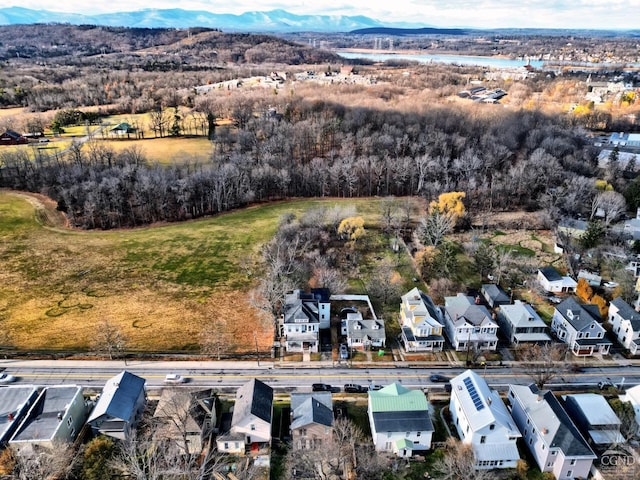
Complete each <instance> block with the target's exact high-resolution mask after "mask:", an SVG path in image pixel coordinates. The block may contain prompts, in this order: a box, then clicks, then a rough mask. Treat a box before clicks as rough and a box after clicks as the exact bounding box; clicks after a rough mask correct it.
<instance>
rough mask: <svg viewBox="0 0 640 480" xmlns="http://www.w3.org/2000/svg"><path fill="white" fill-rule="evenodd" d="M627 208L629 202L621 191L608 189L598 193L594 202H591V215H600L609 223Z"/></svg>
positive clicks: (593, 216)
mask: <svg viewBox="0 0 640 480" xmlns="http://www.w3.org/2000/svg"><path fill="white" fill-rule="evenodd" d="M626 208H627V202H626V200H625V199H624V196H623V195H622V194H621V193H618V192H615V191H613V190H606V191H604V192H600V193H598V194H597V195H596V196H595V198H594V199H593V202H591V217H590V219H591V220H593V219H594V218H595V217H597V216H600V217H602V218H603V221H604V224H605V225H609V224H610V223H611V222H612V221H614V220H615V219H616V218H618V216H620V214H621V213H624V211H625V210H626Z"/></svg>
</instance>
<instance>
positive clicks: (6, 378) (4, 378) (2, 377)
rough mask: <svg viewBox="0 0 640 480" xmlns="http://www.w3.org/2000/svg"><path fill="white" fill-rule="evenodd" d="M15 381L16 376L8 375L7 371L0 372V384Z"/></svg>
mask: <svg viewBox="0 0 640 480" xmlns="http://www.w3.org/2000/svg"><path fill="white" fill-rule="evenodd" d="M15 381H16V377H14V376H13V375H9V374H8V373H1V374H0V385H5V384H7V383H12V382H15Z"/></svg>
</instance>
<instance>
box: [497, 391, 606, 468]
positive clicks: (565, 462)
mask: <svg viewBox="0 0 640 480" xmlns="http://www.w3.org/2000/svg"><path fill="white" fill-rule="evenodd" d="M507 400H508V401H509V404H510V407H511V415H512V416H513V419H514V421H515V422H516V425H517V426H518V428H519V429H520V431H521V432H522V439H523V440H524V443H525V445H526V447H527V448H528V449H529V451H530V452H531V454H532V455H533V457H534V459H535V461H536V463H537V464H538V467H539V468H540V470H541V471H542V472H551V473H552V474H553V475H554V476H555V478H556V479H557V480H572V479H575V478H588V476H589V471H590V470H591V466H592V464H593V461H594V460H595V459H596V458H597V457H596V455H595V453H594V452H593V450H592V449H591V447H589V444H588V443H587V441H586V440H585V438H584V437H583V436H582V434H581V433H580V431H579V430H578V427H576V425H575V423H573V421H572V420H571V418H570V417H569V415H568V414H567V412H566V411H565V410H564V408H562V405H561V404H560V402H559V401H558V399H557V398H556V397H555V396H554V395H553V393H551V392H541V391H539V390H538V388H537V387H536V386H535V385H534V384H531V385H529V386H524V385H510V386H509V393H508V395H507Z"/></svg>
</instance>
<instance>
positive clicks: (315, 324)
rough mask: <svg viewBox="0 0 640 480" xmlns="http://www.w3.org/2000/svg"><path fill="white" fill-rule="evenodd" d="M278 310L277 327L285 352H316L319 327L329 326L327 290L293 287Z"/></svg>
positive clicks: (329, 305)
mask: <svg viewBox="0 0 640 480" xmlns="http://www.w3.org/2000/svg"><path fill="white" fill-rule="evenodd" d="M282 311H283V313H282V317H281V318H280V328H281V334H282V336H283V337H284V343H285V348H286V350H287V352H303V351H307V352H318V351H319V343H320V339H319V336H320V329H321V328H329V326H330V311H331V303H330V301H329V292H328V291H327V290H326V289H314V290H312V291H311V293H305V292H303V291H301V290H294V291H293V292H292V293H290V294H288V295H286V296H285V301H284V307H283V309H282Z"/></svg>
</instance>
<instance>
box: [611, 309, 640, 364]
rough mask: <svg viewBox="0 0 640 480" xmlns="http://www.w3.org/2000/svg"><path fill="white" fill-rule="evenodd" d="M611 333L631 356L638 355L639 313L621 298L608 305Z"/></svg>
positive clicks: (639, 343)
mask: <svg viewBox="0 0 640 480" xmlns="http://www.w3.org/2000/svg"><path fill="white" fill-rule="evenodd" d="M608 320H609V323H610V324H611V327H612V328H611V331H612V332H613V333H614V334H615V336H616V337H617V338H618V341H619V342H620V344H621V345H622V346H623V347H624V348H626V349H627V350H629V352H630V353H631V355H638V353H640V352H639V351H638V347H639V346H640V313H638V312H637V311H636V310H635V309H634V308H633V307H631V306H630V305H629V304H628V303H627V302H625V301H624V300H623V299H622V298H620V297H617V298H614V299H613V300H612V301H611V303H610V304H609V318H608Z"/></svg>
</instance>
